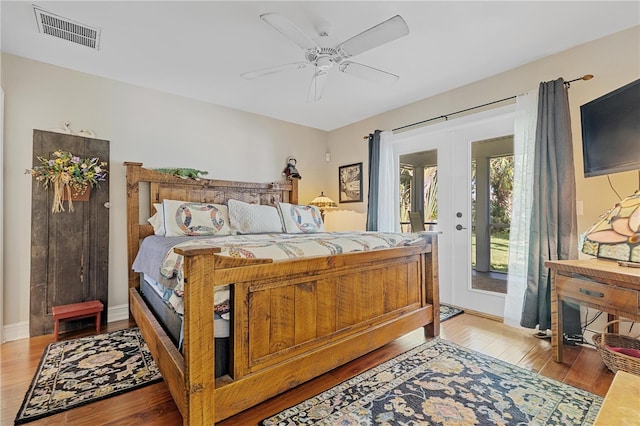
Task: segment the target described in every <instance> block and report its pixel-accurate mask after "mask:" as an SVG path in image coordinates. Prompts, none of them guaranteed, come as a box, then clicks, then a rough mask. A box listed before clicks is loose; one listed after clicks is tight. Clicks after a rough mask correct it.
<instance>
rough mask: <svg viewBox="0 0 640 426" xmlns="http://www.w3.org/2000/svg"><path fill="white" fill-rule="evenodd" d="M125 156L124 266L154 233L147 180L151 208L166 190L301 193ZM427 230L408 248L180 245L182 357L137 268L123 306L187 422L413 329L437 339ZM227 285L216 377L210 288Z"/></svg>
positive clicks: (243, 405) (433, 259)
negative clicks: (241, 254) (222, 371)
mask: <svg viewBox="0 0 640 426" xmlns="http://www.w3.org/2000/svg"><path fill="white" fill-rule="evenodd" d="M125 165H126V170H127V229H128V259H129V266H131V265H132V263H133V260H134V259H135V256H136V254H137V252H138V249H139V246H140V241H141V239H142V238H144V237H146V236H148V235H151V234H152V233H153V229H152V227H151V226H150V225H148V224H146V222H145V221H144V219H146V217H145V218H142V217H141V209H140V189H141V187H144V186H148V187H149V193H150V199H149V200H148V201H146V202H147V203H148V204H149V208H150V209H151V204H152V203H158V202H161V201H162V200H163V199H178V200H185V201H194V202H215V203H226V201H227V200H229V199H232V198H233V199H238V200H243V201H247V202H254V203H261V204H270V205H273V204H275V203H277V202H290V203H297V202H298V197H297V180H289V181H286V182H279V183H269V184H255V183H246V182H232V181H221V180H209V179H202V180H199V181H196V180H193V179H186V180H185V179H181V178H178V177H175V176H171V175H167V174H163V173H159V172H156V171H153V170H149V169H145V168H143V167H142V164H141V163H132V162H127V163H125ZM141 183H142V184H143V185H141ZM147 183H148V185H147ZM149 211H151V210H149ZM141 222H144V224H141ZM424 239H425V243H424V244H418V245H416V246H410V247H399V248H393V249H386V250H376V251H369V252H359V253H349V254H341V255H333V256H327V257H313V258H303V259H295V260H290V261H277V262H273V261H272V260H270V259H236V258H229V257H223V256H217V251H218V250H216V249H212V248H199V249H183V250H180V251H179V253H180V254H182V255H183V256H184V279H185V282H186V286H185V287H186V288H185V294H184V348H183V353H182V354H181V353H180V352H179V351H178V349H177V348H176V347H175V345H174V344H173V342H172V341H171V339H170V338H169V336H168V335H167V333H165V331H164V330H163V328H162V326H161V325H160V324H159V322H158V321H157V319H156V318H155V317H154V315H153V313H152V312H151V310H150V309H149V308H148V307H147V306H146V304H145V302H144V300H143V299H142V297H141V296H140V294H139V291H138V287H139V279H140V277H139V275H138V274H137V273H135V272H134V271H133V270H131V269H129V294H130V300H129V308H130V311H131V315H132V316H133V318H134V319H135V321H136V323H137V325H138V326H139V328H140V330H141V332H142V335H143V336H144V338H145V340H146V342H147V344H148V346H149V349H150V351H151V353H152V355H153V357H154V359H155V361H156V363H157V364H158V366H159V368H160V371H161V372H162V376H163V377H164V380H165V382H166V384H167V386H168V387H169V390H170V392H171V395H172V396H173V399H174V400H175V402H176V405H177V406H178V408H179V410H180V412H181V413H182V416H183V421H184V424H185V425H188V424H191V425H203V424H212V423H214V422H217V421H220V420H222V419H225V418H227V417H230V416H232V415H234V414H236V413H239V412H240V411H242V410H245V409H247V408H249V407H251V406H253V405H256V404H258V403H260V402H262V401H265V400H266V399H268V398H270V397H273V396H275V395H277V394H279V393H282V392H284V391H286V390H288V389H291V388H292V387H294V386H296V385H298V384H300V383H303V382H305V381H307V380H310V379H312V378H314V377H317V376H319V375H321V374H324V373H326V372H328V371H330V370H332V369H334V368H336V367H338V366H340V365H343V364H345V363H347V362H349V361H351V360H353V359H355V358H357V357H359V356H362V355H364V354H366V353H368V352H370V351H372V350H374V349H377V348H379V347H382V346H384V345H385V344H387V343H389V342H391V341H393V340H394V339H396V338H398V337H400V336H402V335H404V334H406V333H408V332H410V331H413V330H415V329H417V328H419V327H424V329H425V334H426V335H427V336H437V335H438V334H439V328H440V323H439V314H440V306H439V293H438V272H437V239H436V236H435V235H426V234H425V237H424ZM230 283H232V284H233V285H232V290H231V295H232V296H231V300H232V303H233V318H232V327H231V335H230V345H231V349H232V350H231V355H230V360H231V365H230V368H229V371H230V373H229V375H225V376H222V377H219V378H217V379H216V378H214V356H215V353H214V330H213V327H214V323H213V291H214V287H215V286H219V285H226V284H230ZM183 354H184V355H183Z"/></svg>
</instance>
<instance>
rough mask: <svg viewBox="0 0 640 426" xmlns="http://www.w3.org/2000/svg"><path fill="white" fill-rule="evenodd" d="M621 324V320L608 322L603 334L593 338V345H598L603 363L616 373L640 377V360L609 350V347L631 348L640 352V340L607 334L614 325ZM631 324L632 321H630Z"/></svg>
mask: <svg viewBox="0 0 640 426" xmlns="http://www.w3.org/2000/svg"><path fill="white" fill-rule="evenodd" d="M616 322H621V320H614V321H611V322H608V323H607V325H605V326H604V329H603V330H602V333H601V334H595V335H594V336H593V343H594V344H595V345H596V349H597V350H598V353H599V354H600V357H602V362H604V364H605V365H606V366H607V367H608V368H609V370H611V371H613V372H614V373H615V372H617V371H618V370H622V371H626V372H627V373H631V374H636V375H639V376H640V358H636V357H633V356H629V355H625V354H621V353H619V352H615V351H612V350H609V349H607V346H609V347H611V348H631V349H638V350H640V340H638V338H637V337H636V338H634V337H631V336H625V335H622V334H615V333H607V329H608V328H609V326H610V325H611V324H613V323H616ZM629 322H630V321H629Z"/></svg>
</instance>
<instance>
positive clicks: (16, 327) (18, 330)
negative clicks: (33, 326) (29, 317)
mask: <svg viewBox="0 0 640 426" xmlns="http://www.w3.org/2000/svg"><path fill="white" fill-rule="evenodd" d="M2 337H3V338H4V340H3V342H2V343H4V342H10V341H12V340H18V339H24V338H25V337H29V321H22V322H17V323H15V324H7V325H5V326H4V327H3V328H2Z"/></svg>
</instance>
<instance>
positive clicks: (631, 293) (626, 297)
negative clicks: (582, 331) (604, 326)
mask: <svg viewBox="0 0 640 426" xmlns="http://www.w3.org/2000/svg"><path fill="white" fill-rule="evenodd" d="M556 286H557V292H558V294H559V295H561V296H564V297H570V298H571V299H575V300H578V301H581V302H585V303H591V304H595V305H599V306H606V307H607V308H608V309H610V310H618V311H622V312H628V313H633V314H635V315H637V314H638V308H639V306H640V303H639V301H638V292H637V291H635V290H631V289H628V288H622V287H616V286H613V285H608V284H601V283H597V282H593V281H588V280H584V279H580V278H572V277H567V276H563V275H557V278H556Z"/></svg>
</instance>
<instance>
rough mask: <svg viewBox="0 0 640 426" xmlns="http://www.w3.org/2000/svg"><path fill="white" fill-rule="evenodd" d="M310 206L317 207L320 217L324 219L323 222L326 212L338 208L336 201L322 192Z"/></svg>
mask: <svg viewBox="0 0 640 426" xmlns="http://www.w3.org/2000/svg"><path fill="white" fill-rule="evenodd" d="M309 204H310V205H312V206H316V207H317V208H318V209H319V210H320V216H321V217H322V220H324V211H325V210H331V209H335V208H337V207H338V205H337V204H336V202H335V201H333V200H332V199H331V198H329V197H327V196H326V195H324V192H320V195H318V196H317V197H316V198H314V199H313V200H312V201H311V202H310V203H309Z"/></svg>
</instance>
